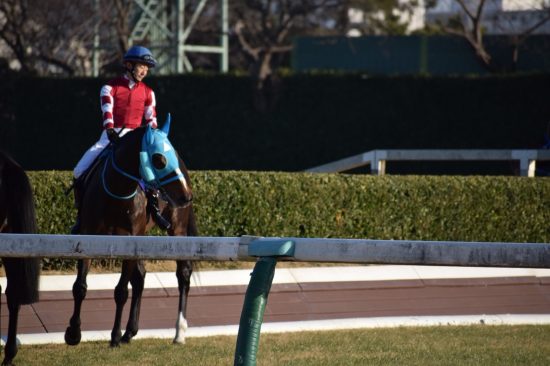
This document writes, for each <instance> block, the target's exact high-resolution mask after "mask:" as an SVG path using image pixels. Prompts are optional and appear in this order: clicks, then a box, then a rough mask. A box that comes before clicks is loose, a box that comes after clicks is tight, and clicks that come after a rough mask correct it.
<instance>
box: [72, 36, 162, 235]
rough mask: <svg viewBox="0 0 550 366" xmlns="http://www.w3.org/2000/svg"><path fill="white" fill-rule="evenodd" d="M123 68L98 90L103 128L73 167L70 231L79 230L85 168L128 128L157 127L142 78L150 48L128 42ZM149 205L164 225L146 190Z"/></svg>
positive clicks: (155, 197)
mask: <svg viewBox="0 0 550 366" xmlns="http://www.w3.org/2000/svg"><path fill="white" fill-rule="evenodd" d="M123 64H124V69H125V72H124V74H123V75H122V76H120V77H118V78H115V79H113V80H110V81H109V82H107V84H105V85H103V87H102V88H101V92H100V98H101V111H102V115H103V131H102V133H101V136H100V137H99V140H98V141H97V142H96V143H95V144H94V145H93V146H92V147H90V148H89V149H88V150H87V151H86V152H85V153H84V155H83V156H82V158H81V159H80V161H79V162H78V163H77V164H76V167H75V168H74V171H73V175H74V184H73V186H74V195H75V207H76V208H77V210H78V215H77V220H76V223H75V225H74V226H73V228H72V230H71V233H72V234H78V233H79V231H80V201H81V199H82V197H83V193H84V192H83V191H84V189H83V188H84V187H83V185H84V182H83V181H84V179H79V178H83V177H84V176H85V175H86V174H85V173H86V171H87V170H88V168H89V167H90V166H91V164H92V163H93V162H94V160H95V159H96V158H97V157H98V155H99V154H100V153H101V152H102V151H103V149H104V148H105V147H106V146H107V145H109V142H115V141H116V140H117V139H118V138H119V137H122V136H123V135H125V134H126V133H128V132H129V131H132V130H133V129H135V128H137V127H140V126H141V125H142V124H143V120H145V123H146V124H147V125H149V126H151V127H152V128H156V127H157V112H156V100H155V93H154V92H153V90H152V89H151V88H150V87H148V86H147V85H146V84H145V83H144V82H143V79H144V78H145V77H146V76H147V73H148V71H149V69H150V68H153V67H155V66H156V65H157V61H156V60H155V58H154V57H153V55H152V53H151V51H150V50H149V49H147V48H145V47H142V46H132V47H131V48H130V49H129V50H128V51H127V52H126V54H125V55H124V58H123ZM147 193H148V198H149V200H148V201H149V203H150V205H149V209H150V212H151V214H152V216H153V219H154V220H155V222H156V223H157V224H158V225H159V226H160V227H164V228H167V227H169V225H170V224H169V223H168V222H167V221H166V220H165V219H164V218H163V217H162V216H161V215H160V212H159V208H158V195H157V193H156V192H152V191H151V192H147Z"/></svg>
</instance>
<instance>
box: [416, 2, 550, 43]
mask: <svg viewBox="0 0 550 366" xmlns="http://www.w3.org/2000/svg"><path fill="white" fill-rule="evenodd" d="M465 3H466V6H467V8H468V9H469V10H470V12H472V13H474V14H475V12H476V10H477V7H478V5H479V0H465ZM482 14H483V15H482V23H481V25H482V27H483V29H484V30H485V32H486V34H492V35H503V34H520V33H523V32H525V31H527V30H528V29H530V28H532V27H533V26H535V25H536V24H538V23H539V22H542V21H544V20H545V19H547V18H549V17H550V0H486V3H485V6H484V8H483V13H482ZM456 16H459V17H460V19H461V20H462V22H463V23H464V24H469V20H468V18H467V16H466V14H465V12H464V10H463V9H462V7H461V6H460V4H459V3H458V1H456V0H437V4H436V6H435V7H433V8H430V9H427V11H426V13H425V22H426V24H436V23H443V24H445V23H446V22H447V21H448V20H449V19H451V18H455V17H456ZM532 34H550V21H547V22H545V23H544V24H543V25H542V26H540V27H538V28H537V29H536V30H535V31H534V32H533V33H532Z"/></svg>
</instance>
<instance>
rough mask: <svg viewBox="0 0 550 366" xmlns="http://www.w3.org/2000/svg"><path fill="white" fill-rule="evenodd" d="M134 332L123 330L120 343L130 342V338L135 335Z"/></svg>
mask: <svg viewBox="0 0 550 366" xmlns="http://www.w3.org/2000/svg"><path fill="white" fill-rule="evenodd" d="M136 333H137V332H136ZM136 333H133V332H128V331H126V332H124V335H123V336H122V338H121V339H120V343H130V342H131V341H132V338H134V336H135V335H136Z"/></svg>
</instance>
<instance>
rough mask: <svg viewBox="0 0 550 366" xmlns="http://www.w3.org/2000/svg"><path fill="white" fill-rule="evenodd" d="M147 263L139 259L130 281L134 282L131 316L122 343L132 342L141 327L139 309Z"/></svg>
mask: <svg viewBox="0 0 550 366" xmlns="http://www.w3.org/2000/svg"><path fill="white" fill-rule="evenodd" d="M145 274H146V272H145V265H144V264H143V261H138V263H137V265H136V268H135V270H134V273H133V275H132V278H131V280H130V283H131V284H132V303H131V304H130V316H129V317H128V324H127V325H126V332H124V335H123V336H122V339H121V342H122V343H130V340H131V339H132V338H133V337H134V336H135V335H136V334H137V332H138V329H139V311H140V308H141V296H142V295H143V286H144V284H145Z"/></svg>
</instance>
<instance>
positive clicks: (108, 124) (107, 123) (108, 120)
mask: <svg viewBox="0 0 550 366" xmlns="http://www.w3.org/2000/svg"><path fill="white" fill-rule="evenodd" d="M112 93H113V87H112V86H111V85H109V84H107V85H103V87H102V88H101V92H100V97H101V112H102V113H103V128H105V129H107V128H113V127H114V126H115V121H114V120H113V103H114V101H113V94H112Z"/></svg>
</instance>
